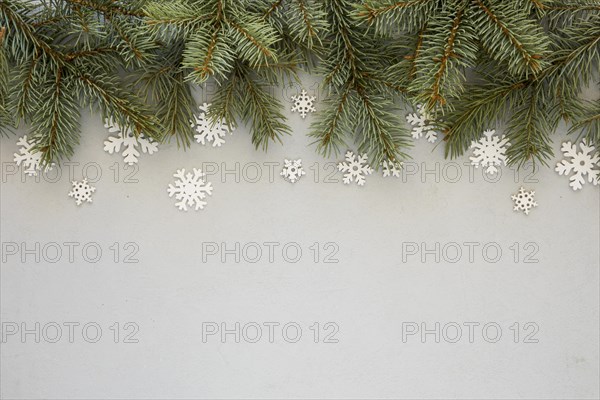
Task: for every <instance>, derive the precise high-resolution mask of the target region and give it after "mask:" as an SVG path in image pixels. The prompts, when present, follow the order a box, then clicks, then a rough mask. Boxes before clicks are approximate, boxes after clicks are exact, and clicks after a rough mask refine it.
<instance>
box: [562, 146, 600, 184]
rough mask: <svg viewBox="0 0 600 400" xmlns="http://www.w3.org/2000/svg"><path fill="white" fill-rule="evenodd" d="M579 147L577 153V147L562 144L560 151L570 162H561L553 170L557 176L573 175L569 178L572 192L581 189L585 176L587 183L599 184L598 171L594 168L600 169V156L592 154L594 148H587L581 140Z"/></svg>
mask: <svg viewBox="0 0 600 400" xmlns="http://www.w3.org/2000/svg"><path fill="white" fill-rule="evenodd" d="M579 146H580V147H581V150H582V151H581V152H579V153H578V152H577V145H575V144H572V143H571V142H566V143H563V144H562V147H561V148H560V150H561V151H562V152H563V154H564V155H565V156H566V157H568V158H570V160H562V161H561V162H559V163H558V164H556V168H555V171H556V172H558V174H559V175H569V174H571V172H573V175H572V176H571V178H569V180H570V181H571V183H569V186H571V188H572V189H573V190H580V189H581V188H583V184H584V183H585V177H584V176H585V175H587V179H588V182H590V183H591V184H593V185H598V183H599V182H600V169H595V167H600V156H599V155H598V153H597V152H594V150H595V148H594V146H592V145H589V146H588V144H587V142H586V141H585V140H582V141H581V143H580V144H579Z"/></svg>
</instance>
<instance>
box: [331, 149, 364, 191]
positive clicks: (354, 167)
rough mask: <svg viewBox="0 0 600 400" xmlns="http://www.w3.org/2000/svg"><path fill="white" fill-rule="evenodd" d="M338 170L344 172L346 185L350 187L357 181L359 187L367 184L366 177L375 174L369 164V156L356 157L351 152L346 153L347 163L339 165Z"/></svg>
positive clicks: (343, 162)
mask: <svg viewBox="0 0 600 400" xmlns="http://www.w3.org/2000/svg"><path fill="white" fill-rule="evenodd" d="M338 170H340V171H342V172H344V179H343V181H344V183H345V184H346V185H349V184H350V182H352V181H356V183H357V184H358V185H359V186H363V185H364V184H365V176H366V175H371V174H372V173H373V168H371V167H370V166H369V164H368V162H367V155H366V154H363V155H361V156H359V157H356V156H355V155H354V153H352V152H351V151H347V152H346V161H342V162H340V163H339V164H338Z"/></svg>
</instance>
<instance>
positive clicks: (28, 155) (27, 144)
mask: <svg viewBox="0 0 600 400" xmlns="http://www.w3.org/2000/svg"><path fill="white" fill-rule="evenodd" d="M34 145H35V142H34V141H32V140H27V135H24V136H22V137H21V138H19V140H18V141H17V146H21V148H20V149H19V152H18V153H14V156H15V158H14V160H15V163H17V165H21V164H23V167H25V174H27V175H29V176H37V174H38V171H39V170H40V169H42V167H41V164H42V153H41V152H39V151H33V146H34ZM53 166H54V164H51V165H47V166H46V167H45V168H44V172H48V171H50V170H51V169H52V167H53Z"/></svg>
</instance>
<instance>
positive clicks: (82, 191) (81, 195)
mask: <svg viewBox="0 0 600 400" xmlns="http://www.w3.org/2000/svg"><path fill="white" fill-rule="evenodd" d="M71 184H72V185H73V189H72V190H71V191H70V192H69V197H73V198H74V199H75V203H76V204H77V205H78V206H80V205H81V203H83V202H84V201H86V202H88V203H91V202H92V193H94V192H95V191H96V188H95V187H93V186H90V185H89V184H88V181H87V178H86V179H84V180H82V181H81V182H78V181H73V182H71Z"/></svg>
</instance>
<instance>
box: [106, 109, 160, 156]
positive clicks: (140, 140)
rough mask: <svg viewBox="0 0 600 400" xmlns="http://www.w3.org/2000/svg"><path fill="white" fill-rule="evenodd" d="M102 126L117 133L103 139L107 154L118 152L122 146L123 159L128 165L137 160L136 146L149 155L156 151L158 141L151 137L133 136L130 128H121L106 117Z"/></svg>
mask: <svg viewBox="0 0 600 400" xmlns="http://www.w3.org/2000/svg"><path fill="white" fill-rule="evenodd" d="M104 127H105V128H106V129H108V131H109V132H110V133H116V134H117V136H109V137H108V140H105V141H104V151H106V152H108V153H109V154H113V153H118V152H120V151H121V146H123V151H122V156H123V161H125V162H126V163H127V164H129V165H133V164H135V163H137V162H138V157H139V156H140V152H139V151H138V149H137V147H138V146H139V147H140V149H141V150H142V152H144V153H148V154H150V155H151V154H153V153H154V152H157V151H158V143H156V142H155V141H154V140H152V138H147V137H145V136H144V135H143V134H140V135H139V136H138V137H135V135H134V134H133V132H131V130H130V129H125V130H121V127H120V126H119V125H118V124H116V123H115V122H113V121H112V119H106V120H105V121H104Z"/></svg>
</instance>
